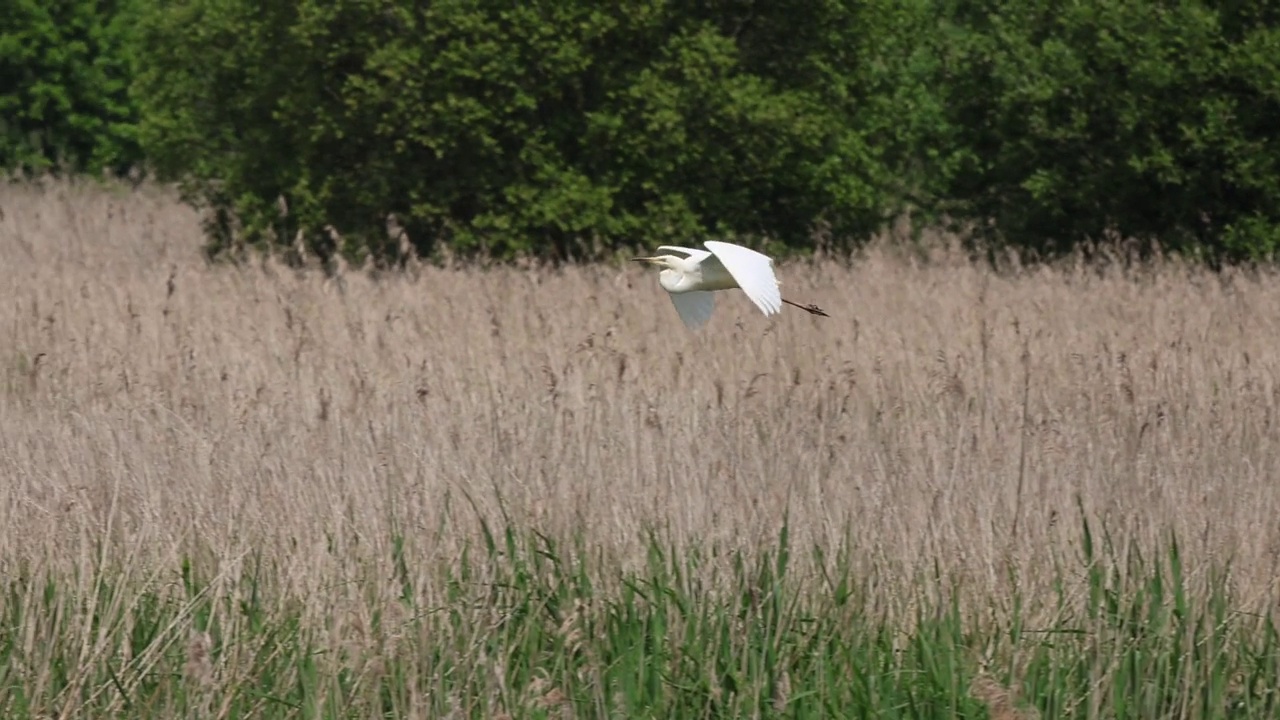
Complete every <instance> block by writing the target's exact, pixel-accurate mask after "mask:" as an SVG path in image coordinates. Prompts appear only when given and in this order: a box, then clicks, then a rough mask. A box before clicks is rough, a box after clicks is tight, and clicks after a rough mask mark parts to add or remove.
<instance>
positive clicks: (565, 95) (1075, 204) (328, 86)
mask: <svg viewBox="0 0 1280 720" xmlns="http://www.w3.org/2000/svg"><path fill="white" fill-rule="evenodd" d="M4 4H5V5H6V6H7V9H6V11H5V12H3V13H0V83H3V85H2V86H0V164H2V165H3V166H4V167H6V168H8V169H9V170H10V171H11V172H14V173H17V174H19V175H30V174H35V173H46V172H70V173H83V174H91V175H97V174H103V173H114V174H123V173H130V172H133V173H138V172H141V173H145V174H146V175H147V176H149V177H155V178H158V179H160V180H163V181H172V182H176V183H178V184H179V187H181V189H182V192H183V196H184V198H185V199H186V200H187V201H188V202H191V203H192V204H194V205H196V206H198V207H201V208H202V209H204V210H206V211H207V213H206V215H207V217H208V222H207V225H206V230H207V236H208V243H209V251H210V252H211V253H214V254H218V253H233V252H238V251H240V250H242V249H245V248H252V247H269V246H280V247H295V246H296V245H297V244H298V243H299V242H300V243H301V245H302V246H303V247H305V248H306V249H307V250H308V251H309V252H314V253H317V254H319V255H321V256H331V255H333V254H334V253H343V254H345V255H347V256H348V257H350V258H353V259H359V258H362V257H366V256H371V257H372V258H374V259H376V260H378V261H380V262H394V261H396V259H397V258H400V257H402V252H403V246H402V237H401V236H400V235H399V234H398V233H396V232H392V231H390V230H389V229H388V228H389V223H388V217H389V216H392V215H393V216H394V218H395V225H396V226H398V227H399V228H400V229H402V230H403V238H404V239H407V242H408V243H410V244H411V246H412V247H413V248H414V249H415V250H416V251H417V252H419V253H423V254H428V255H429V254H431V253H434V252H436V251H438V250H441V249H445V248H447V249H448V250H449V251H450V252H452V253H456V254H463V255H467V254H477V255H485V256H491V257H499V258H502V257H511V256H514V255H521V254H532V255H537V256H542V257H547V258H586V257H592V256H600V255H602V254H607V253H609V252H612V251H615V250H617V249H619V248H624V247H631V246H634V245H636V244H641V243H643V244H652V243H655V242H661V241H681V242H689V241H692V239H694V238H697V237H711V236H734V237H752V238H757V239H759V241H760V242H769V243H774V244H776V247H789V248H796V249H805V248H811V247H814V246H815V245H817V244H830V245H831V246H833V247H836V248H847V247H851V246H854V245H856V244H858V243H860V242H862V241H865V240H866V239H867V238H869V237H871V236H872V235H873V234H875V233H877V232H878V231H881V230H883V229H884V228H885V227H886V225H887V224H888V223H890V222H892V221H894V220H895V219H900V218H903V217H907V218H910V219H911V220H912V223H913V225H914V226H916V227H947V228H950V229H952V230H958V231H961V232H963V233H964V235H965V236H966V237H969V238H972V239H973V240H974V241H975V242H983V243H987V244H996V245H1001V244H1003V245H1011V246H1015V247H1018V248H1022V249H1025V250H1030V251H1034V252H1036V253H1042V254H1054V253H1059V252H1064V251H1068V250H1070V249H1072V248H1075V247H1079V246H1081V245H1084V244H1090V245H1093V244H1098V243H1102V244H1107V243H1117V242H1125V243H1132V242H1137V243H1139V244H1140V245H1141V246H1143V247H1162V248H1164V249H1166V250H1171V251H1176V252H1182V253H1186V254H1189V255H1193V256H1198V257H1205V258H1211V259H1214V260H1215V261H1217V260H1263V259H1269V258H1271V257H1272V256H1273V255H1274V254H1275V252H1276V250H1277V248H1280V164H1278V163H1280V132H1277V126H1276V124H1275V123H1276V119H1277V118H1280V24H1278V21H1280V5H1278V4H1274V3H1269V2H1242V1H1240V0H1220V1H1219V2H1207V1H1203V0H1202V1H1199V2H1196V1H1192V0H1188V1H1183V2H1176V3H1174V2H1140V3H1138V2H1129V1H1127V0H1078V1H1076V2H1070V3H1068V2H1062V1H1061V0H977V1H968V2H959V1H957V0H897V1H890V0H866V1H865V2H858V3H848V2H838V1H836V0H807V1H805V2H797V1H794V0H777V1H775V2H764V1H762V0H700V1H697V2H688V3H677V2H673V1H671V0H649V1H640V0H618V2H614V3H607V4H606V3H592V2H585V1H583V0H564V1H562V2H554V3H553V2H541V1H535V2H531V3H515V2H502V1H499V0H471V1H470V2H461V1H460V0H438V1H436V2H430V3H426V2H410V1H408V0H323V1H322V0H280V1H279V2H266V1H265V0H165V1H164V2H161V1H160V0H63V1H62V2H58V3H46V2H41V1H40V0H5V3H4Z"/></svg>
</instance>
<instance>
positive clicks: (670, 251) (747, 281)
mask: <svg viewBox="0 0 1280 720" xmlns="http://www.w3.org/2000/svg"><path fill="white" fill-rule="evenodd" d="M703 245H705V246H706V248H707V249H706V250H698V249H695V248H686V247H679V246H676V245H661V246H659V247H658V252H660V253H661V252H666V253H667V254H665V255H656V256H654V257H642V258H635V260H636V261H638V262H647V263H651V264H653V265H658V266H661V267H662V272H660V273H658V283H659V284H661V285H662V287H663V289H664V290H666V291H667V293H668V294H670V296H671V302H672V303H673V304H674V305H675V306H676V313H677V314H679V315H680V319H681V320H682V321H684V324H685V325H687V326H689V327H691V328H697V327H701V326H702V325H704V324H705V323H706V322H707V320H710V319H711V313H712V311H713V310H714V309H715V300H714V299H713V297H712V295H711V293H712V292H714V291H716V290H729V289H731V288H741V289H742V292H744V293H746V296H747V297H748V298H749V299H750V300H751V302H753V303H755V306H756V307H758V308H760V312H762V313H764V314H765V315H773V314H774V313H776V312H778V311H780V310H782V305H783V303H786V304H788V305H793V306H795V307H798V308H800V309H801V310H805V311H806V312H810V313H813V314H814V315H823V316H826V313H825V312H823V311H822V309H821V308H819V307H818V306H816V305H800V304H797V303H793V302H791V301H790V300H786V299H784V298H783V297H782V293H781V291H779V290H778V278H777V276H775V275H774V274H773V259H772V258H770V257H769V256H768V255H765V254H763V253H758V252H756V251H755V250H752V249H751V248H745V247H742V246H741V245H734V244H733V243H727V242H720V241H718V240H708V241H707V242H705V243H703Z"/></svg>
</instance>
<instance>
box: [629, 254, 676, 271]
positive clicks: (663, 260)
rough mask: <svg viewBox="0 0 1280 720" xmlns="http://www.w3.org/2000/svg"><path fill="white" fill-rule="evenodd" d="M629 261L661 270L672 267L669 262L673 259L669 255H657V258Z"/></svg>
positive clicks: (673, 258)
mask: <svg viewBox="0 0 1280 720" xmlns="http://www.w3.org/2000/svg"><path fill="white" fill-rule="evenodd" d="M631 259H632V260H633V261H634V262H638V263H646V264H648V265H657V266H658V267H661V268H672V267H673V265H672V264H671V261H672V260H675V257H673V256H671V255H658V256H657V257H638V258H631Z"/></svg>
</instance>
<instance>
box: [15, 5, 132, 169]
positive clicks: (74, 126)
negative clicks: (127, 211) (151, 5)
mask: <svg viewBox="0 0 1280 720" xmlns="http://www.w3.org/2000/svg"><path fill="white" fill-rule="evenodd" d="M134 21H135V16H134V6H133V5H132V4H131V3H130V0H69V1H67V2H54V3H48V2H41V1H40V0H3V2H0V167H4V168H5V169H7V170H9V171H11V172H17V173H22V174H31V173H35V172H44V171H55V172H59V171H64V170H70V171H72V172H84V171H87V172H92V173H100V172H103V171H112V172H116V173H124V172H126V171H128V170H129V169H130V168H131V167H132V166H134V165H135V164H137V163H138V162H140V161H141V159H142V155H141V150H140V148H139V146H138V143H137V138H136V135H137V109H136V104H135V103H134V102H133V100H132V98H131V97H130V94H129V84H130V82H131V80H132V77H133V58H134V57H135V52H136V46H135V45H134V43H133V35H132V29H133V27H134Z"/></svg>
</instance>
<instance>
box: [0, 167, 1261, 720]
mask: <svg viewBox="0 0 1280 720" xmlns="http://www.w3.org/2000/svg"><path fill="white" fill-rule="evenodd" d="M0 192H2V194H0V209H2V210H3V215H2V217H0V287H3V288H5V290H6V292H5V295H4V298H5V302H3V303H2V304H0V480H2V481H3V482H2V483H0V549H2V550H3V552H2V553H0V578H3V580H2V581H0V583H2V584H0V717H6V718H7V717H15V718H22V717H131V718H132V717H184V718H186V717H196V718H199V717H360V718H364V717H375V716H377V717H424V718H427V717H430V718H440V717H464V716H465V717H504V716H506V717H513V718H514V717H743V716H749V717H756V716H771V717H772V716H779V717H781V716H786V717H877V718H879V717H947V718H950V717H997V718H1023V717H1034V716H1036V715H1039V716H1041V717H1082V718H1086V717H1087V718H1093V717H1107V718H1111V717H1115V718H1201V717H1204V718H1215V717H1223V718H1226V717H1274V716H1276V714H1277V706H1276V698H1275V696H1274V688H1275V687H1276V686H1277V682H1278V681H1280V672H1278V670H1277V662H1280V660H1278V657H1280V656H1278V655H1277V638H1276V630H1275V627H1274V624H1273V623H1274V607H1275V605H1274V604H1275V600H1276V592H1275V590H1276V588H1275V582H1276V580H1277V578H1280V572H1278V570H1280V568H1278V567H1277V559H1278V557H1280V525H1278V524H1277V522H1276V520H1275V518H1276V517H1277V511H1278V510H1280V502H1277V500H1278V499H1280V486H1277V484H1276V483H1275V482H1274V480H1275V478H1277V477H1278V476H1280V473H1277V470H1280V452H1277V451H1278V450H1280V442H1277V439H1278V438H1280V436H1278V435H1277V432H1276V428H1275V427H1274V424H1275V423H1276V421H1277V418H1276V409H1277V405H1278V403H1277V397H1278V395H1277V393H1278V392H1280V389H1278V385H1277V370H1278V369H1280V352H1277V345H1276V344H1275V342H1274V338H1275V337H1277V336H1280V335H1278V334H1277V331H1280V319H1277V318H1278V316H1277V315H1276V313H1275V312H1274V308H1275V307H1277V306H1280V305H1278V304H1277V301H1280V286H1278V285H1277V284H1276V283H1275V282H1274V278H1273V277H1272V276H1271V275H1270V273H1265V272H1264V273H1255V274H1250V273H1245V272H1241V271H1231V272H1227V273H1225V274H1223V275H1216V276H1215V275H1210V274H1208V273H1205V272H1202V271H1200V270H1198V269H1195V268H1193V267H1189V266H1184V265H1181V264H1179V263H1177V262H1175V261H1162V262H1159V263H1155V264H1150V265H1145V266H1140V267H1126V266H1125V265H1123V264H1121V263H1116V264H1113V265H1109V266H1107V265H1085V264H1083V263H1078V262H1071V263H1063V264H1061V265H1059V266H1055V267H1040V268H1032V269H1020V268H1017V267H1016V266H1015V267H1013V268H1011V269H1009V270H1008V271H1006V272H1002V273H994V272H991V271H990V270H987V269H984V268H982V267H979V266H975V265H972V264H969V263H968V262H967V261H965V260H964V259H963V258H961V257H960V256H959V255H957V254H955V253H952V252H949V251H946V250H945V249H944V250H940V251H937V252H934V253H933V254H932V255H931V256H930V257H929V258H927V260H919V259H917V258H916V257H915V256H910V255H906V254H903V253H897V252H894V251H892V250H890V249H886V248H877V249H874V250H872V251H869V252H868V253H866V254H865V255H864V256H862V257H859V258H857V260H856V261H855V262H854V263H853V264H852V265H848V264H846V263H842V262H837V261H836V260H832V259H818V260H815V261H813V262H807V263H794V264H786V265H784V266H783V267H782V268H780V272H781V274H782V277H783V280H784V282H785V283H786V286H787V287H788V288H789V290H788V292H789V293H791V294H794V295H795V296H796V297H802V298H803V299H805V300H806V301H812V302H816V303H817V304H819V305H821V306H822V307H824V308H825V309H826V310H827V311H828V312H829V313H830V314H831V315H832V317H831V318H814V317H810V316H808V315H805V314H803V313H784V314H783V315H781V316H779V317H777V318H774V319H765V318H763V317H761V316H760V315H759V314H758V313H757V312H756V311H755V310H754V309H753V308H752V307H751V306H750V305H749V303H748V302H747V301H746V300H745V299H743V298H741V297H735V296H733V295H731V294H726V295H725V297H724V298H723V299H721V300H720V303H719V305H720V306H719V308H718V309H717V314H716V317H715V318H714V319H713V321H712V322H711V324H710V326H709V327H708V328H707V330H706V331H705V332H703V333H700V334H693V333H689V332H687V331H686V330H684V328H683V327H682V326H680V325H679V321H678V319H677V317H676V315H675V312H674V310H673V309H672V308H671V307H670V304H669V301H668V300H667V299H666V297H665V296H664V293H663V291H662V290H661V289H660V288H658V287H657V283H656V279H655V278H654V277H652V276H651V275H649V274H646V273H644V272H642V271H641V270H640V269H638V268H629V267H628V268H622V267H576V268H565V269H559V270H551V269H546V268H536V267H531V268H524V269H512V268H504V269H478V268H435V267H426V266H417V265H415V266H411V267H410V268H409V269H408V271H407V272H406V273H404V274H394V275H392V274H388V275H382V276H377V275H370V274H365V273H361V272H358V271H355V270H347V271H345V272H343V273H342V274H340V275H339V276H338V277H335V278H325V277H323V276H320V275H318V274H316V273H313V272H309V271H296V270H291V269H288V268H286V267H283V266H281V265H279V264H277V263H274V262H269V261H268V262H263V263H254V264H252V265H251V266H245V267H239V268H235V267H221V266H220V267H209V266H206V265H204V264H203V262H202V261H201V260H200V258H199V254H198V245H199V234H198V222H197V218H196V217H194V216H193V215H192V214H191V213H190V212H189V211H187V210H186V209H184V208H182V207H181V206H180V205H178V204H177V203H176V202H175V201H174V200H173V199H172V198H171V197H170V196H169V195H167V194H166V193H164V192H161V191H159V190H156V189H153V188H144V189H142V190H140V191H137V192H132V193H124V192H115V191H111V190H102V189H91V188H86V187H79V186H74V185H67V184H56V183H54V184H49V185H46V186H44V187H36V186H10V187H6V188H5V189H4V190H3V191H0Z"/></svg>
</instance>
